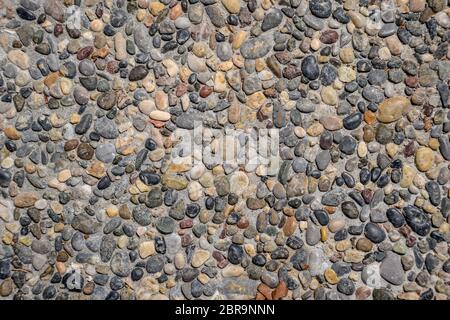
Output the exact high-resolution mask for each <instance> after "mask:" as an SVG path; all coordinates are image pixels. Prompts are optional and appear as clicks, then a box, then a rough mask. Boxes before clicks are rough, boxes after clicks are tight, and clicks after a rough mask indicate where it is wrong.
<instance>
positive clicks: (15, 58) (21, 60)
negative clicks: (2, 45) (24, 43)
mask: <svg viewBox="0 0 450 320" xmlns="http://www.w3.org/2000/svg"><path fill="white" fill-rule="evenodd" d="M8 59H9V61H11V62H12V63H14V64H15V65H16V66H18V67H19V68H20V69H22V70H27V69H28V68H29V67H30V58H29V57H28V55H27V54H26V53H25V52H23V51H21V50H19V49H13V50H11V51H9V52H8Z"/></svg>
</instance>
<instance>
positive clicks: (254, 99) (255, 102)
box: [246, 92, 266, 109]
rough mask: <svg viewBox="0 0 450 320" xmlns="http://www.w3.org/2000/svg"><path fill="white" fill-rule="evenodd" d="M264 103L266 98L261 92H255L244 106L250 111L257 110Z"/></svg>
mask: <svg viewBox="0 0 450 320" xmlns="http://www.w3.org/2000/svg"><path fill="white" fill-rule="evenodd" d="M265 102H266V96H265V95H264V94H263V93H262V92H255V93H253V94H251V95H250V96H248V97H247V102H246V105H247V106H249V107H250V108H252V109H257V108H259V107H261V106H262V105H263V103H265Z"/></svg>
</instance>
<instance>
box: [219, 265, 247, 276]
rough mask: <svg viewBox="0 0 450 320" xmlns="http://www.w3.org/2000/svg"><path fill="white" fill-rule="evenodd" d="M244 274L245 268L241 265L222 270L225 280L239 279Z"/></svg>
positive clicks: (229, 266)
mask: <svg viewBox="0 0 450 320" xmlns="http://www.w3.org/2000/svg"><path fill="white" fill-rule="evenodd" d="M243 273H244V268H242V267H241V266H239V265H231V264H230V265H228V266H226V267H225V268H223V270H222V276H223V277H225V278H230V277H239V276H240V275H242V274H243Z"/></svg>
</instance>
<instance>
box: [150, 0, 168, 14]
mask: <svg viewBox="0 0 450 320" xmlns="http://www.w3.org/2000/svg"><path fill="white" fill-rule="evenodd" d="M164 8H165V6H164V4H162V3H161V2H158V1H154V2H150V4H149V6H148V10H149V11H150V13H151V14H152V15H154V16H155V17H156V16H158V15H159V14H160V13H161V12H162V11H163V10H164Z"/></svg>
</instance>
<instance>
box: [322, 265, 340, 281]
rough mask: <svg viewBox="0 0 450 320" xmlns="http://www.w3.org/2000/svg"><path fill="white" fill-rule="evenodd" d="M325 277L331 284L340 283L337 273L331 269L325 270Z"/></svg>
mask: <svg viewBox="0 0 450 320" xmlns="http://www.w3.org/2000/svg"><path fill="white" fill-rule="evenodd" d="M324 276H325V280H327V282H328V283H329V284H336V283H338V282H339V277H338V276H337V274H336V272H335V271H334V270H333V269H331V268H327V269H326V270H325V272H324Z"/></svg>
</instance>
